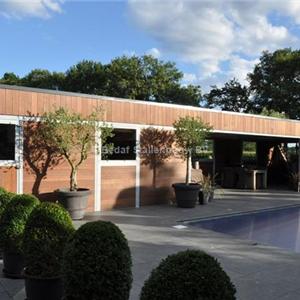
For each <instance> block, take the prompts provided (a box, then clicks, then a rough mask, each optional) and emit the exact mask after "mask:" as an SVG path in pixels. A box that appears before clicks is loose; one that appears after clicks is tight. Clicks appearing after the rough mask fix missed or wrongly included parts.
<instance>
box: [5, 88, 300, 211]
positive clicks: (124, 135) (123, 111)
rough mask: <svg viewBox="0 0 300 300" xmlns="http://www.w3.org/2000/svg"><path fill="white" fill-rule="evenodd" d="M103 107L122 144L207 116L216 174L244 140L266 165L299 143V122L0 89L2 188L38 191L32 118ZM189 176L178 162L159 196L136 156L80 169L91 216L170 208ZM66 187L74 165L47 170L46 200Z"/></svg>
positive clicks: (165, 173)
mask: <svg viewBox="0 0 300 300" xmlns="http://www.w3.org/2000/svg"><path fill="white" fill-rule="evenodd" d="M98 105H102V106H103V108H104V110H105V115H106V121H107V122H108V123H110V124H111V125H112V126H113V127H114V129H115V133H116V139H119V141H118V142H120V143H121V142H122V141H124V140H126V141H127V142H128V143H135V142H136V141H137V142H139V138H140V132H141V129H142V128H144V127H148V126H153V127H159V128H165V129H172V124H173V122H174V121H175V120H177V119H178V118H179V117H181V116H186V115H189V116H194V117H201V118H202V119H203V120H204V121H205V122H207V123H209V124H211V125H212V126H213V128H214V130H213V133H212V136H211V138H212V139H213V141H214V149H215V151H214V159H213V160H212V162H211V163H210V164H207V163H206V166H204V168H208V169H210V170H211V172H213V173H214V172H220V170H222V169H223V168H224V167H226V166H228V165H234V164H238V163H240V159H241V158H240V155H241V153H240V149H241V143H242V141H254V142H256V144H257V159H258V161H260V164H265V163H266V162H265V159H266V154H267V151H269V149H270V148H271V146H272V145H275V144H279V143H298V142H299V137H300V122H299V121H296V120H286V119H276V118H271V117H264V116H259V115H250V114H242V113H232V112H223V111H217V110H209V109H203V108H195V107H188V106H180V105H172V104H162V103H152V102H145V101H135V100H134V101H133V100H127V99H117V98H110V97H100V96H93V95H83V94H76V93H69V92H60V91H51V90H41V89H33V88H25V87H15V86H6V85H0V133H1V140H0V143H1V147H0V168H1V169H0V186H3V187H5V188H7V189H9V190H11V191H17V192H19V193H22V192H24V193H31V192H32V189H33V186H34V183H35V181H36V174H34V172H33V171H32V170H30V168H28V165H27V164H26V162H25V161H24V157H23V151H22V134H23V130H22V124H23V122H25V121H26V120H27V118H28V116H29V115H30V114H34V115H42V114H43V113H44V112H46V111H48V110H51V109H54V108H55V107H65V108H68V109H69V110H72V111H76V112H80V113H82V114H83V115H87V114H89V113H90V112H92V110H93V108H94V107H95V106H98ZM184 175H185V163H184V162H183V161H182V160H181V159H179V158H172V159H170V160H168V161H167V162H166V163H165V165H164V166H163V167H162V168H161V169H160V170H159V171H158V174H157V177H158V178H157V182H158V186H157V188H156V189H153V188H152V187H151V184H152V178H151V170H149V167H148V166H145V165H143V163H142V161H141V159H140V157H139V154H138V153H137V154H132V153H131V154H129V155H127V156H126V155H125V156H124V155H123V156H122V155H119V156H118V155H117V156H116V157H114V159H111V160H102V159H101V155H100V154H99V155H98V154H92V155H91V156H90V157H89V158H88V160H87V161H86V162H85V163H84V165H83V166H82V167H81V169H80V170H79V174H78V181H79V185H80V186H82V187H88V188H90V189H91V190H92V191H93V192H92V194H91V196H90V199H89V210H95V211H99V210H107V209H111V208H115V207H128V206H132V207H139V206H142V205H147V204H154V203H161V202H162V201H167V200H169V199H170V198H172V197H173V195H172V189H171V184H172V183H174V182H180V181H183V179H184ZM68 181H69V169H68V165H67V164H66V163H64V162H62V163H60V164H59V165H58V166H56V167H55V168H54V169H49V170H47V175H46V177H45V178H43V180H42V182H41V184H40V193H41V195H44V194H47V193H51V192H52V191H53V190H55V189H57V188H59V187H65V186H68Z"/></svg>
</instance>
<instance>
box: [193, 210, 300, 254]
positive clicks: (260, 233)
mask: <svg viewBox="0 0 300 300" xmlns="http://www.w3.org/2000/svg"><path fill="white" fill-rule="evenodd" d="M189 225H191V226H196V227H199V228H204V229H209V230H213V231H217V232H221V233H225V234H229V235H233V236H235V237H238V238H241V239H247V240H251V241H256V242H259V243H263V244H268V245H272V246H276V247H280V248H284V249H288V250H292V251H294V252H298V253H300V206H293V207H285V208H280V209H273V210H264V211H259V212H252V213H245V214H237V215H231V216H223V217H216V218H210V219H201V220H198V221H193V222H190V223H189Z"/></svg>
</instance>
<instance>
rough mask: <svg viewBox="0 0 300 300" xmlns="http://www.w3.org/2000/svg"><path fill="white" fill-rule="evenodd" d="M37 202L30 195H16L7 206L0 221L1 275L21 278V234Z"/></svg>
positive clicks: (22, 258) (22, 263)
mask: <svg viewBox="0 0 300 300" xmlns="http://www.w3.org/2000/svg"><path fill="white" fill-rule="evenodd" d="M38 204H39V200H38V199H37V198H36V197H35V196H32V195H26V194H23V195H16V196H14V197H13V199H12V200H11V201H10V202H9V203H8V204H7V206H6V208H5V210H4V212H3V214H2V217H1V220H0V246H1V248H2V249H3V273H4V275H6V276H7V277H11V278H22V272H23V268H24V256H23V234H24V229H25V225H26V222H27V220H28V218H29V216H30V214H31V212H32V210H33V209H34V207H35V206H37V205H38Z"/></svg>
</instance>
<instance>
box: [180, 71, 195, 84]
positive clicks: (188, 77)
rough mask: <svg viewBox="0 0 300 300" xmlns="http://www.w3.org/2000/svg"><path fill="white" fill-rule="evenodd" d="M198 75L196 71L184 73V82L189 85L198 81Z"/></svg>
mask: <svg viewBox="0 0 300 300" xmlns="http://www.w3.org/2000/svg"><path fill="white" fill-rule="evenodd" d="M197 80H198V79H197V75H196V74H194V73H184V74H183V80H182V82H183V84H185V85H187V84H193V83H196V82H197Z"/></svg>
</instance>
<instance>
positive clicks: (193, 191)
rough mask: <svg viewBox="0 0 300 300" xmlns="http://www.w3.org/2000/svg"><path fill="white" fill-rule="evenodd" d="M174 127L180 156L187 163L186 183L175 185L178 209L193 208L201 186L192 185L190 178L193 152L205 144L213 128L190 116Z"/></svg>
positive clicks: (177, 122) (180, 120) (182, 118)
mask: <svg viewBox="0 0 300 300" xmlns="http://www.w3.org/2000/svg"><path fill="white" fill-rule="evenodd" d="M173 126H174V128H175V141H176V144H177V147H178V148H179V150H180V152H179V153H180V156H181V157H182V158H183V159H184V160H185V161H186V176H185V182H184V183H174V184H173V188H174V190H175V196H176V203H177V206H178V207H184V208H193V207H195V204H196V202H197V199H198V193H199V190H200V185H199V184H198V183H196V184H195V183H192V182H191V178H190V177H191V176H190V174H191V157H192V152H193V151H194V150H195V149H196V148H197V147H200V146H201V145H202V144H203V142H204V141H205V139H206V138H207V137H208V135H209V133H210V131H211V127H210V126H209V125H208V124H206V123H204V122H203V121H202V120H201V119H200V118H194V117H190V116H187V117H181V118H180V119H179V120H177V121H176V122H175V123H174V124H173Z"/></svg>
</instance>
